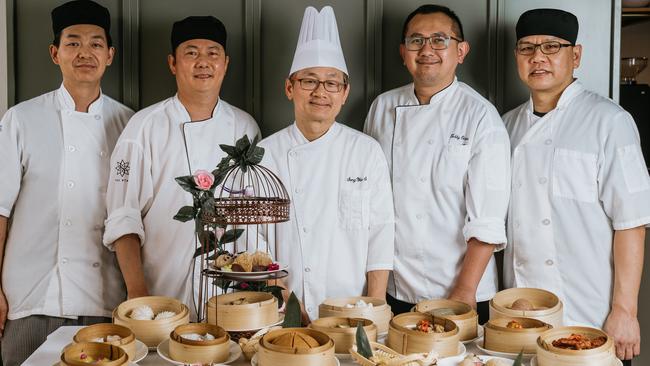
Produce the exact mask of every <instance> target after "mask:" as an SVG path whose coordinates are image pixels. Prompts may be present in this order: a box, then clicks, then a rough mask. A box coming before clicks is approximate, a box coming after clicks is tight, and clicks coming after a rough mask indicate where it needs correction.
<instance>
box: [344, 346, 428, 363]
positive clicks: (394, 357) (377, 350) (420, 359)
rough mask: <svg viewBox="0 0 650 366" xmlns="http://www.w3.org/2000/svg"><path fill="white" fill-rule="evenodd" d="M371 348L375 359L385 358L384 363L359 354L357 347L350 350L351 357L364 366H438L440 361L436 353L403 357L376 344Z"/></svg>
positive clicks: (413, 354)
mask: <svg viewBox="0 0 650 366" xmlns="http://www.w3.org/2000/svg"><path fill="white" fill-rule="evenodd" d="M370 348H371V351H372V355H373V356H375V357H381V358H383V361H384V362H382V363H381V364H380V363H379V362H375V361H372V360H369V359H367V358H365V357H364V356H362V355H361V354H359V352H358V350H357V346H356V345H354V346H352V348H350V356H351V357H352V359H353V360H354V361H355V362H356V363H358V364H359V365H362V366H383V365H387V364H389V365H391V366H422V365H436V362H437V361H438V360H437V357H438V354H437V353H436V352H430V353H411V354H410V355H402V354H399V353H397V352H395V351H394V350H392V349H390V348H388V347H386V346H384V345H383V344H380V343H376V342H370Z"/></svg>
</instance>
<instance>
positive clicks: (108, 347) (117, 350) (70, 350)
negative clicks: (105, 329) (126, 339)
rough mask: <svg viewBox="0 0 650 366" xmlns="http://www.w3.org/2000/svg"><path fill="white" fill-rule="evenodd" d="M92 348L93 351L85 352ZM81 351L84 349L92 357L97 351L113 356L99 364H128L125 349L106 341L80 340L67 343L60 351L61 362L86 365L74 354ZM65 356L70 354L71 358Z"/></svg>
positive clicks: (72, 365) (76, 365) (115, 365)
mask: <svg viewBox="0 0 650 366" xmlns="http://www.w3.org/2000/svg"><path fill="white" fill-rule="evenodd" d="M89 349H90V350H94V351H95V353H90V352H87V350H89ZM81 351H86V353H89V354H90V355H91V356H92V357H93V358H96V357H97V356H96V354H97V353H98V352H97V351H102V352H107V351H108V352H107V353H108V354H109V355H111V356H113V355H114V357H112V358H113V359H112V360H110V361H108V362H103V363H101V365H104V366H125V365H128V364H129V355H128V354H127V353H126V351H125V350H124V349H123V348H122V347H119V346H115V345H112V344H108V343H97V342H81V343H73V344H70V345H68V346H67V347H66V348H65V349H64V350H63V352H61V364H62V365H69V366H83V365H88V363H87V362H83V361H80V360H77V359H76V358H75V355H79V354H80V353H81ZM67 356H72V359H68V357H67Z"/></svg>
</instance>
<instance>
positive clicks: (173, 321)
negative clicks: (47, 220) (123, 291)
mask: <svg viewBox="0 0 650 366" xmlns="http://www.w3.org/2000/svg"><path fill="white" fill-rule="evenodd" d="M142 305H147V306H150V307H151V308H152V309H153V312H154V314H158V313H160V312H162V311H173V312H175V313H176V315H175V316H173V317H171V318H167V319H160V320H135V319H131V318H130V317H129V315H130V314H131V311H132V310H133V309H135V308H136V307H138V306H142ZM189 322H190V311H189V309H188V308H187V306H186V305H184V304H183V303H181V302H180V301H178V300H176V299H174V298H171V297H164V296H145V297H138V298H135V299H131V300H127V301H125V302H123V303H121V304H120V305H118V307H117V308H116V309H115V310H114V311H113V323H115V324H118V325H123V326H125V327H127V328H129V329H131V331H133V333H134V334H135V337H136V338H137V339H139V340H140V341H142V342H143V343H144V344H146V345H147V347H156V346H158V344H160V342H162V341H164V340H165V339H167V338H168V337H169V333H170V332H171V331H172V330H174V329H175V328H176V327H177V326H179V325H183V324H188V323H189Z"/></svg>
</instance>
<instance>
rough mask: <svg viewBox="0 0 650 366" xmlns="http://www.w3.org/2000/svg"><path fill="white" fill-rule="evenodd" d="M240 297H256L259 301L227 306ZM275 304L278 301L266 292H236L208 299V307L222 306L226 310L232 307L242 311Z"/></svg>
mask: <svg viewBox="0 0 650 366" xmlns="http://www.w3.org/2000/svg"><path fill="white" fill-rule="evenodd" d="M242 297H245V298H250V297H253V298H254V297H258V298H259V299H256V300H255V301H254V302H252V303H250V304H241V305H232V304H228V303H229V302H232V301H233V300H236V299H240V298H242ZM277 302H278V299H277V298H276V297H275V296H273V294H270V293H268V292H258V291H237V292H231V293H229V294H222V295H217V296H212V297H211V298H209V299H208V306H209V307H217V306H218V307H219V308H221V307H222V306H223V307H226V308H230V307H232V308H239V309H244V308H258V307H262V306H266V305H269V304H273V303H277Z"/></svg>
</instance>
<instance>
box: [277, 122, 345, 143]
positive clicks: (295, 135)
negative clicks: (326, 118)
mask: <svg viewBox="0 0 650 366" xmlns="http://www.w3.org/2000/svg"><path fill="white" fill-rule="evenodd" d="M340 130H341V125H340V124H339V123H338V122H336V121H334V123H333V124H332V126H330V128H329V130H327V132H325V134H324V135H323V136H321V137H319V138H317V139H316V140H314V141H309V140H307V138H306V137H305V136H304V135H303V134H302V132H301V131H300V129H299V128H298V124H297V123H296V122H295V121H294V122H293V125H291V127H289V135H290V136H291V142H292V143H293V146H300V147H302V146H305V147H318V146H322V145H324V144H327V143H328V142H329V141H331V140H332V139H333V138H334V137H335V136H336V135H337V134H338V132H339V131H340Z"/></svg>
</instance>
